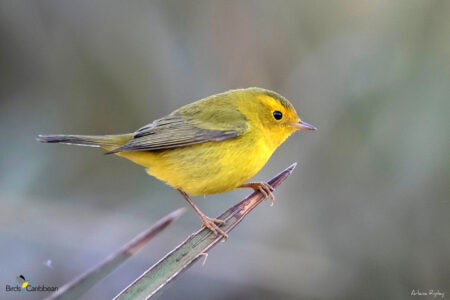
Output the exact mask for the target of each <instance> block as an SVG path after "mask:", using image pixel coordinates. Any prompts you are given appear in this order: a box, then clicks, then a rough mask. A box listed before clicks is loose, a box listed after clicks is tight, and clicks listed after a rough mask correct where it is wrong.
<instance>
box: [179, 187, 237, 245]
mask: <svg viewBox="0 0 450 300" xmlns="http://www.w3.org/2000/svg"><path fill="white" fill-rule="evenodd" d="M178 191H179V192H180V193H181V195H183V197H184V199H186V201H187V202H188V203H189V205H191V206H192V208H193V209H194V210H195V212H196V213H197V214H198V215H199V216H200V219H201V220H202V223H203V226H205V227H206V228H208V229H209V230H211V231H212V232H213V233H214V234H215V235H219V234H220V235H222V236H223V238H224V240H227V238H228V234H226V233H225V232H224V231H223V230H222V229H220V228H219V226H220V225H224V224H225V221H223V220H220V219H213V218H209V217H207V216H206V215H205V214H204V213H202V212H201V210H200V209H199V208H198V207H197V206H196V205H195V204H194V202H192V200H191V198H189V196H188V194H186V193H185V192H183V191H182V190H180V189H178ZM217 224H219V226H217Z"/></svg>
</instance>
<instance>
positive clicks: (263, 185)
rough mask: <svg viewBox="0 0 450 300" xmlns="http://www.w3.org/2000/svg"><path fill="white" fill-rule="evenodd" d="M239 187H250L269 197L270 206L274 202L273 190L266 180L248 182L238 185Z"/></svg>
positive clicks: (266, 197)
mask: <svg viewBox="0 0 450 300" xmlns="http://www.w3.org/2000/svg"><path fill="white" fill-rule="evenodd" d="M240 187H241V188H252V189H253V190H255V191H257V192H260V193H261V194H263V195H264V198H265V199H270V200H271V201H272V203H271V204H270V206H273V205H274V203H275V197H274V195H273V193H272V192H273V191H274V190H275V189H274V188H273V187H272V186H271V185H270V184H268V183H267V182H249V183H245V184H243V185H241V186H240Z"/></svg>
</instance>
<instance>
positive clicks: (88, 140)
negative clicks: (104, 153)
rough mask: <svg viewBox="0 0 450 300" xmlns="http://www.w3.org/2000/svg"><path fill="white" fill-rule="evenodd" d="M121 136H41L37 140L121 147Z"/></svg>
mask: <svg viewBox="0 0 450 300" xmlns="http://www.w3.org/2000/svg"><path fill="white" fill-rule="evenodd" d="M119 136H120V135H116V136H111V135H65V134H40V135H38V137H37V138H36V140H38V141H39V142H41V143H59V144H69V145H78V146H90V147H100V146H120V144H121V143H120V141H121V140H122V139H120V138H118V137H119Z"/></svg>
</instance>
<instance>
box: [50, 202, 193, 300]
mask: <svg viewBox="0 0 450 300" xmlns="http://www.w3.org/2000/svg"><path fill="white" fill-rule="evenodd" d="M185 210H186V209H185V208H184V207H182V208H179V209H177V210H175V211H173V212H171V213H170V214H168V215H166V216H165V217H163V218H162V219H160V220H159V221H158V222H156V224H154V225H153V226H152V227H151V228H149V229H147V230H146V231H144V232H142V233H140V234H139V235H137V236H136V237H135V238H134V239H132V240H131V241H130V242H128V243H127V244H125V245H124V246H123V247H122V248H120V249H119V250H117V251H116V252H114V253H112V254H111V255H109V256H108V257H107V258H106V259H105V260H104V261H102V262H101V263H99V264H98V265H96V266H94V267H93V268H91V269H90V270H88V271H87V272H85V273H83V274H81V275H80V276H78V277H76V278H75V279H73V280H72V281H70V282H68V283H66V284H65V285H63V286H62V287H61V288H59V289H58V291H57V292H56V293H54V294H52V295H50V296H49V297H48V298H47V300H53V299H58V300H60V299H78V298H80V297H81V296H82V295H83V294H84V293H86V292H87V291H88V290H89V289H90V288H91V287H93V286H94V285H95V284H96V283H98V282H99V281H100V280H102V279H103V278H105V277H106V276H107V275H108V274H110V273H111V272H112V271H114V270H115V269H116V268H117V267H118V266H119V265H120V264H122V263H123V262H124V261H125V260H126V259H128V258H129V257H130V256H133V255H134V254H136V253H137V252H138V251H139V250H141V249H142V247H144V246H145V245H146V244H147V243H148V242H149V241H150V240H151V239H153V238H154V237H155V236H156V235H157V234H158V233H160V232H161V231H162V230H163V229H164V228H166V227H167V226H169V225H170V224H171V223H172V222H173V221H175V220H176V219H177V218H178V217H179V216H181V215H182V214H183V213H184V212H185Z"/></svg>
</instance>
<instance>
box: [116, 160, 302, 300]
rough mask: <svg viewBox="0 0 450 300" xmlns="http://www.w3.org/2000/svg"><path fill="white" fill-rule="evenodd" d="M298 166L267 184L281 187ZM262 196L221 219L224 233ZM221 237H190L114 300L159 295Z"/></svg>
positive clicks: (255, 196)
mask: <svg viewBox="0 0 450 300" xmlns="http://www.w3.org/2000/svg"><path fill="white" fill-rule="evenodd" d="M296 165H297V163H294V164H292V165H291V166H290V167H288V168H287V169H285V170H284V171H282V172H281V173H279V174H278V175H276V176H275V177H274V178H272V179H271V180H270V181H269V182H268V183H269V184H270V185H271V186H272V187H273V188H276V187H278V186H279V185H280V184H281V183H282V182H283V181H284V180H285V179H286V178H287V177H288V176H289V175H290V174H291V173H292V171H293V170H294V168H295V166H296ZM264 199H265V198H264V196H263V194H262V193H261V192H259V191H258V192H254V193H253V194H251V195H250V196H248V197H247V198H245V199H244V200H243V201H241V202H240V203H238V204H236V205H235V206H233V207H231V208H230V209H228V210H227V211H226V212H224V213H223V214H221V215H220V216H219V217H218V218H219V219H222V220H224V221H225V222H226V223H225V225H223V226H222V227H221V229H222V230H223V231H224V232H226V233H228V232H230V231H231V230H233V228H235V227H236V225H237V224H239V223H240V222H241V221H242V219H243V218H244V217H245V216H246V215H247V214H248V213H249V212H250V211H251V210H253V209H254V208H255V207H256V206H257V205H258V204H260V203H261V202H262V201H263V200H264ZM221 239H222V236H216V235H215V234H213V233H212V232H211V231H210V230H209V229H205V228H202V229H200V230H198V231H197V232H195V233H193V234H191V235H190V236H189V237H188V238H187V239H186V240H185V241H184V242H183V243H181V244H180V245H179V246H177V247H176V248H175V249H173V250H172V251H171V252H169V253H168V254H167V255H166V256H165V257H164V258H162V259H161V260H160V261H159V262H157V263H156V264H154V265H153V266H152V267H151V268H150V269H148V270H147V271H145V272H144V273H143V274H142V275H141V276H140V277H139V278H138V279H136V280H135V281H134V282H133V283H131V284H130V285H129V286H128V287H127V288H125V289H124V290H123V291H122V292H120V293H119V294H118V295H117V296H116V297H115V298H114V299H116V300H125V299H126V300H131V299H149V298H151V297H153V296H155V295H157V294H159V293H161V291H162V289H163V288H164V287H165V286H167V284H168V283H169V282H171V281H172V280H173V279H174V278H175V277H177V276H178V275H179V274H180V273H181V272H182V271H183V270H185V269H187V268H188V267H189V266H191V265H192V263H194V262H195V261H196V260H197V259H198V258H199V257H200V256H203V257H205V255H207V253H206V252H207V251H208V250H209V249H211V247H213V246H214V245H216V244H217V243H218V242H219V241H220V240H221Z"/></svg>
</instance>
